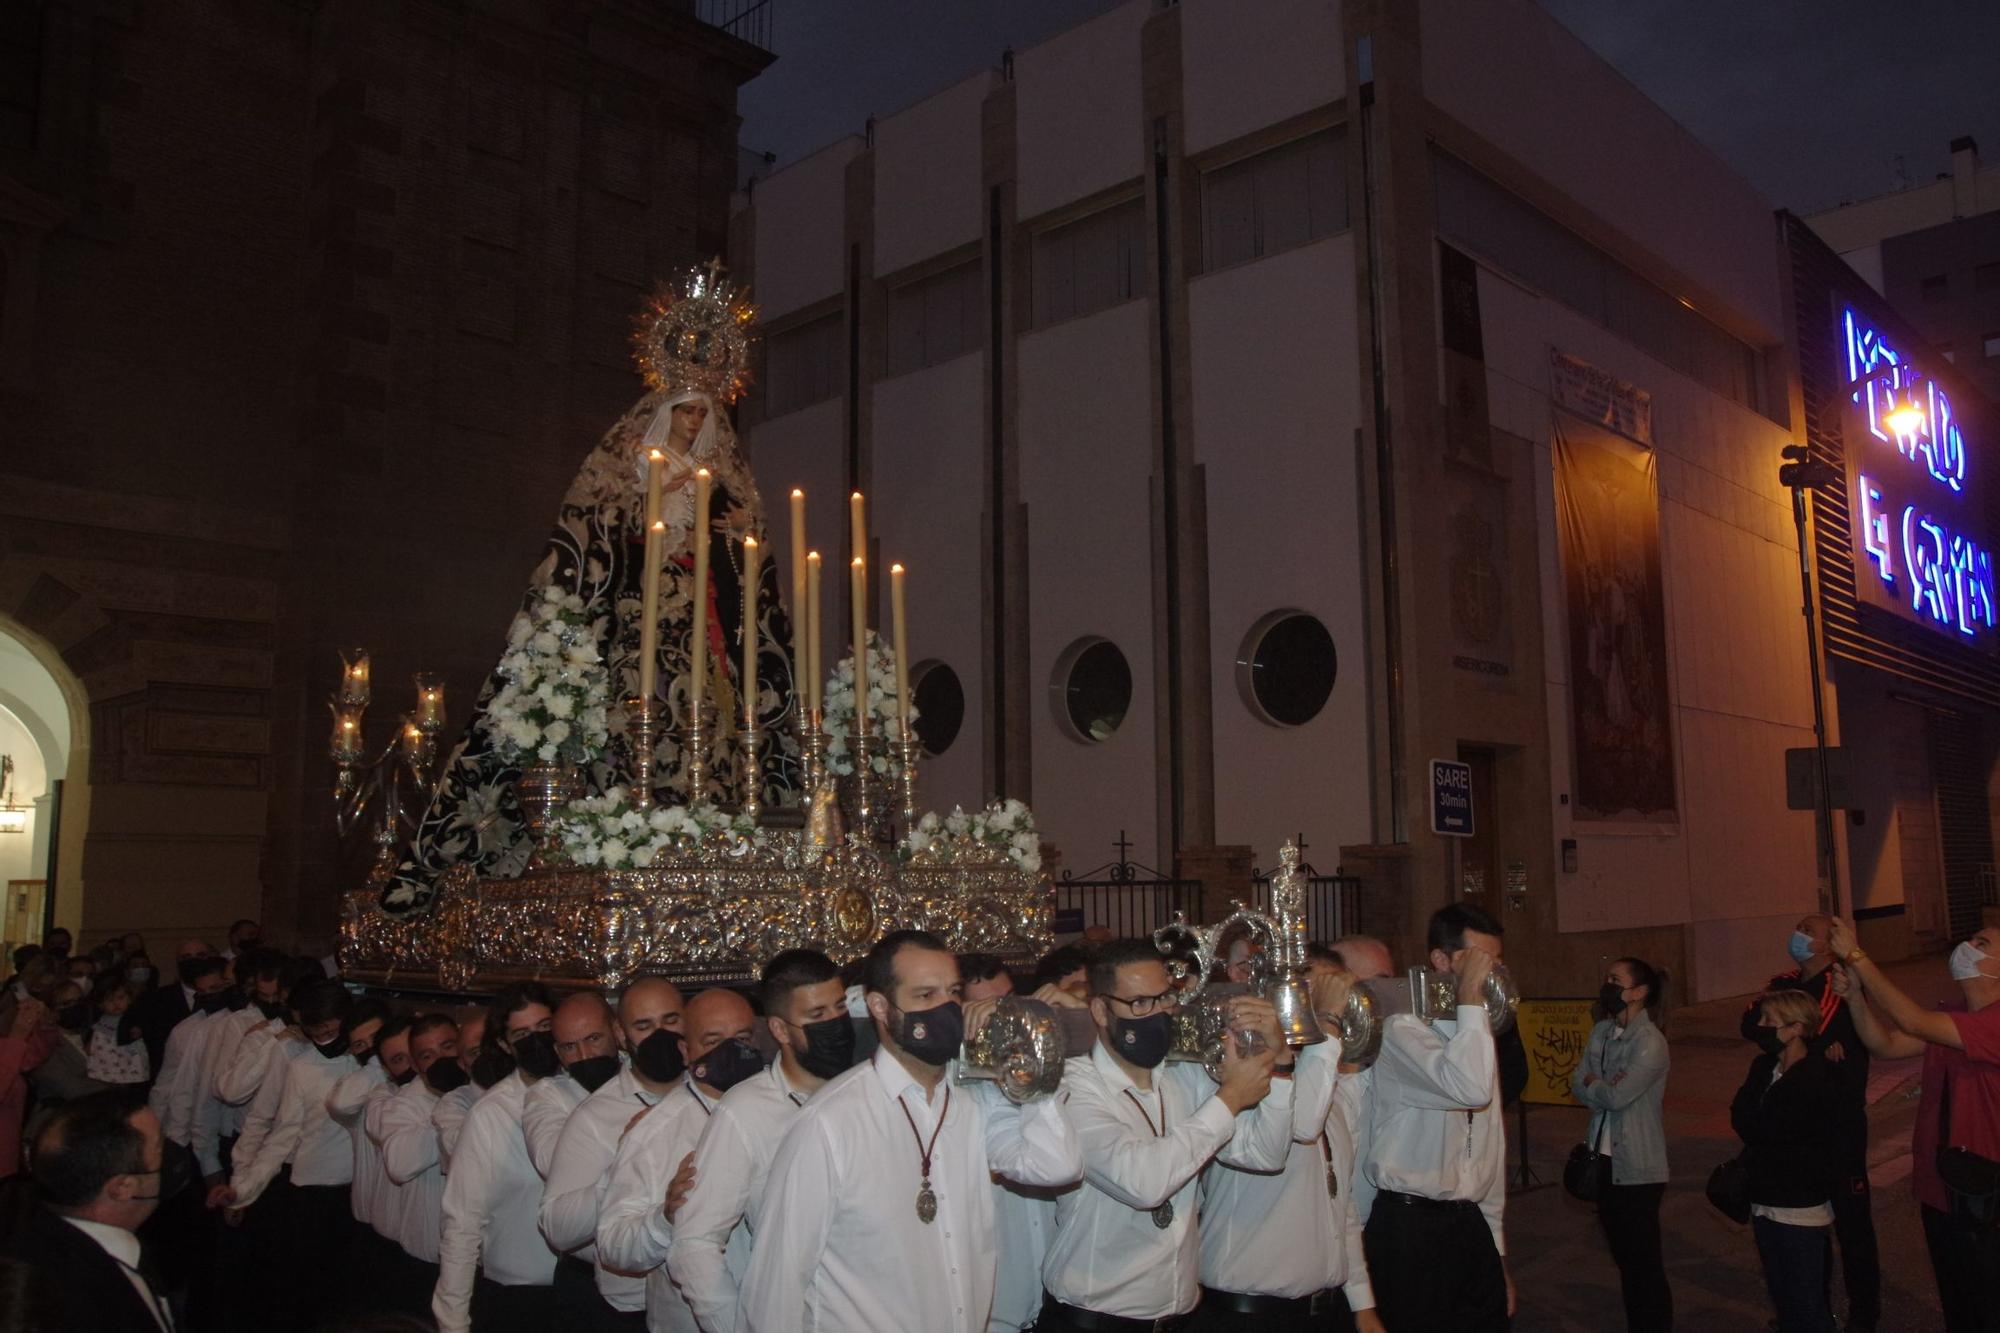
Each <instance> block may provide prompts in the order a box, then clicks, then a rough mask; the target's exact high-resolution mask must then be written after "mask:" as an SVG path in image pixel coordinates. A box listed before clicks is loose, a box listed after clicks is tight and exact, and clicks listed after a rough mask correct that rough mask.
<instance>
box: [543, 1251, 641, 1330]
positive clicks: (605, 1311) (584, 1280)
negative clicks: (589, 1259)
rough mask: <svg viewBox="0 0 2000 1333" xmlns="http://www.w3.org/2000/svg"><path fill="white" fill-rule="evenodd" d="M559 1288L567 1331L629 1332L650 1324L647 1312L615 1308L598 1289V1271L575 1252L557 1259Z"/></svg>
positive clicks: (557, 1293)
mask: <svg viewBox="0 0 2000 1333" xmlns="http://www.w3.org/2000/svg"><path fill="white" fill-rule="evenodd" d="M555 1289H556V1303H557V1305H558V1306H559V1307H560V1308H561V1310H562V1315H563V1328H564V1330H565V1333H572V1331H573V1333H585V1331H586V1330H587V1331H588V1333H628V1330H631V1329H640V1330H643V1329H644V1328H645V1327H646V1312H645V1311H644V1310H618V1309H614V1308H612V1305H611V1303H610V1302H609V1301H607V1300H605V1299H604V1294H603V1293H602V1292H600V1291H599V1290H598V1289H597V1270H596V1269H595V1268H593V1267H591V1266H590V1265H589V1264H588V1263H586V1262H584V1261H583V1260H581V1259H578V1258H576V1257H575V1256H574V1255H564V1256H563V1257H562V1258H560V1259H558V1260H556V1281H555Z"/></svg>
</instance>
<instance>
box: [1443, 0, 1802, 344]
mask: <svg viewBox="0 0 2000 1333" xmlns="http://www.w3.org/2000/svg"><path fill="white" fill-rule="evenodd" d="M1422 5H1423V9H1422V20H1423V72H1424V90H1425V92H1426V94H1427V95H1428V96H1429V98H1430V100H1431V101H1432V102H1434V103H1435V104H1436V105H1437V106H1438V107H1440V108H1441V109H1443V110H1444V111H1446V112H1447V113H1449V114H1450V115H1452V116H1453V117H1455V118H1456V119H1458V120H1459V121H1460V122H1462V123H1463V124H1465V125H1467V126H1469V127H1470V128H1471V129H1472V130H1473V131H1474V132H1476V133H1478V134H1480V135H1481V136H1483V137H1484V138H1486V139H1487V140H1489V141H1490V142H1492V143H1493V144H1494V145H1496V146H1497V147H1499V148H1500V149H1501V150H1502V151H1503V152H1506V153H1508V154H1509V155H1511V156H1512V157H1514V158H1515V159H1517V160H1518V161H1520V162H1521V163H1522V164H1523V165H1524V166H1526V167H1527V168H1528V169H1529V170H1530V171H1532V172H1534V173H1536V174H1537V175H1538V176H1540V177H1541V178H1542V179H1543V180H1544V181H1547V182H1548V183H1549V184H1551V185H1553V186H1554V187H1555V188H1557V189H1559V190H1561V191H1562V192H1563V193H1565V194H1567V195H1568V196H1569V197H1570V198H1572V199H1574V200H1576V201H1577V202H1578V203H1579V204H1581V205H1583V206H1584V207H1585V208H1588V209H1589V210H1591V211H1592V212H1593V213H1595V214H1597V215H1598V216H1600V217H1601V218H1603V219H1604V221H1605V222H1607V223H1609V224H1610V225H1611V226H1612V227H1614V228H1616V229H1617V230H1619V231H1621V232H1623V233H1624V234H1625V235H1627V236H1629V237H1631V238H1632V239H1633V240H1634V241H1636V242H1638V243H1639V244H1640V245H1642V246H1644V247H1645V248H1647V249H1649V250H1651V251H1653V252H1654V253H1656V254H1658V255H1659V256H1661V258H1663V259H1664V260H1665V261H1666V262H1667V263H1669V264H1671V265H1673V266H1674V267H1676V268H1677V269H1679V270H1680V271H1681V272H1683V273H1686V274H1689V275H1691V276H1693V277H1694V278H1696V279H1698V280H1699V281H1701V282H1702V283H1703V284H1705V285H1706V286H1707V287H1708V288H1709V289H1711V290H1712V291H1713V292H1714V293H1715V295H1716V296H1717V297H1719V298H1720V299H1722V300H1724V301H1727V302H1728V303H1729V305H1730V306H1731V307H1732V308H1733V310H1734V311H1735V312H1736V313H1737V314H1738V315H1739V316H1741V317H1742V318H1744V319H1747V320H1750V321H1752V322H1754V323H1755V324H1756V325H1757V327H1758V328H1759V329H1760V330H1762V332H1763V335H1764V341H1767V342H1777V341H1780V340H1781V339H1782V337H1783V333H1784V324H1783V322H1782V312H1781V311H1780V310H1779V305H1778V268H1777V265H1778V256H1777V242H1776V232H1775V229H1774V224H1773V222H1772V218H1771V205H1770V204H1769V203H1768V202H1766V201H1765V200H1764V199H1762V198H1760V197H1759V196H1758V194H1757V192H1756V191H1755V190H1753V189H1752V188H1751V187H1750V184H1749V182H1747V181H1745V180H1744V179H1743V178H1742V177H1741V176H1739V175H1737V174H1736V173H1735V172H1734V171H1733V170H1731V169H1730V168H1729V167H1728V166H1726V165H1725V164H1724V163H1723V162H1722V160H1721V159H1720V158H1718V157H1716V156H1715V154H1714V153H1712V152H1710V151H1709V150H1708V149H1707V148H1706V147H1704V146H1703V145H1702V143H1701V142H1700V141H1699V140H1697V139H1696V138H1695V137H1694V136H1693V135H1692V134H1690V133H1688V132H1687V130H1685V129H1683V128H1682V127H1681V126H1680V125H1679V124H1678V123H1676V122H1675V121H1674V120H1673V118H1672V117H1670V116H1669V115H1667V113H1666V112H1664V111H1662V110H1661V109H1660V108H1659V107H1658V106H1657V105H1655V104H1654V103H1653V102H1651V101H1650V100H1648V99H1647V98H1646V96H1645V95H1644V94H1643V93H1641V92H1640V91H1639V90H1638V89H1637V88H1635V87H1633V86H1632V84H1631V83H1629V82H1627V81H1626V79H1625V77H1624V76H1623V75H1622V74H1620V73H1618V71H1617V70H1615V69H1613V68H1612V67H1611V66H1610V65H1608V64H1606V63H1605V62H1604V61H1603V60H1600V59H1599V58H1598V57H1597V55H1596V54H1595V53H1594V52H1592V51H1591V50H1590V48H1589V47H1587V46H1585V45H1584V44H1583V42H1582V41H1580V40H1579V39H1577V38H1576V37H1575V36H1574V35H1572V34H1571V33H1570V32H1569V30H1568V29H1566V28H1564V27H1563V26H1562V25H1561V24H1560V23H1558V22H1556V21H1555V19H1553V18H1551V17H1550V16H1549V15H1548V14H1547V13H1546V12H1545V11H1544V10H1543V9H1542V8H1541V7H1540V6H1539V5H1537V4H1535V3H1534V0H1422ZM1696 200H1698V201H1700V202H1699V205H1698V206H1694V205H1693V204H1692V203H1691V201H1696Z"/></svg>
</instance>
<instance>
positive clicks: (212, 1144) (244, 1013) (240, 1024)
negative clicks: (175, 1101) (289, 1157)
mask: <svg viewBox="0 0 2000 1333" xmlns="http://www.w3.org/2000/svg"><path fill="white" fill-rule="evenodd" d="M263 1019H264V1015H263V1014H261V1013H259V1012H258V1011H257V1007H256V1006H255V1005H245V1006H244V1007H243V1008H241V1009H238V1010H237V1011H236V1012H234V1013H222V1014H217V1015H215V1017H214V1019H213V1020H212V1021H211V1022H210V1023H209V1024H208V1027H207V1029H206V1034H205V1037H206V1039H205V1040H204V1041H203V1042H202V1047H201V1066H200V1068H199V1070H198V1071H197V1072H196V1075H195V1091H194V1139H193V1143H192V1145H191V1146H192V1147H193V1148H194V1155H195V1160H196V1161H198V1162H200V1163H201V1173H202V1175H203V1176H204V1177H206V1176H212V1175H214V1174H216V1173H217V1172H218V1171H220V1170H222V1141H223V1140H224V1139H229V1138H235V1137H236V1136H237V1135H238V1134H240V1133H242V1132H243V1108H242V1107H241V1106H232V1105H231V1104H229V1103H228V1102H225V1101H223V1100H222V1099H221V1098H220V1097H219V1096H217V1095H216V1091H215V1083H216V1076H217V1075H218V1074H220V1073H221V1072H222V1071H223V1070H224V1069H226V1068H227V1067H228V1066H229V1063H230V1061H231V1060H233V1059H234V1058H235V1056H236V1050H237V1047H239V1046H241V1045H242V1044H243V1034H244V1033H245V1032H246V1031H248V1030H249V1029H250V1027H251V1026H252V1025H253V1024H256V1023H260V1022H262V1021H263Z"/></svg>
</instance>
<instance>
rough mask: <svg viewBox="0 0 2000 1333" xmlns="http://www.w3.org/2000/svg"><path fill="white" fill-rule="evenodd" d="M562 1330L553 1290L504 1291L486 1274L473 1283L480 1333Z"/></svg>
mask: <svg viewBox="0 0 2000 1333" xmlns="http://www.w3.org/2000/svg"><path fill="white" fill-rule="evenodd" d="M563 1326H564V1325H563V1322H562V1304H561V1302H560V1301H559V1300H558V1299H557V1297H556V1289H555V1288H554V1287H505V1286H502V1285H501V1284H500V1283H498V1282H495V1281H493V1280H492V1279H491V1278H489V1277H487V1276H486V1275H485V1274H484V1273H481V1274H480V1275H479V1277H478V1279H477V1280H476V1281H474V1283H473V1286H472V1327H473V1328H474V1329H476V1330H477V1333H549V1331H550V1330H551V1329H561V1328H562V1327H563Z"/></svg>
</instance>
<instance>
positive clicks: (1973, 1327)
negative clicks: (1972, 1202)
mask: <svg viewBox="0 0 2000 1333" xmlns="http://www.w3.org/2000/svg"><path fill="white" fill-rule="evenodd" d="M1923 1214H1924V1244H1925V1245H1926V1246H1928V1247H1929V1249H1930V1252H1931V1271H1932V1272H1933V1273H1935V1274H1936V1275H1937V1287H1938V1303H1939V1304H1940V1305H1942V1306H1943V1307H1944V1328H1945V1333H2000V1300H1995V1299H1994V1291H1993V1280H1994V1275H1995V1274H1996V1273H2000V1227H1981V1226H1975V1225H1973V1224H1972V1223H1971V1222H1969V1221H1967V1220H1966V1219H1965V1218H1962V1217H1953V1216H1952V1215H1951V1214H1950V1213H1941V1212H1939V1211H1938V1210H1937V1209H1935V1208H1926V1209H1924V1210H1923Z"/></svg>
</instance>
